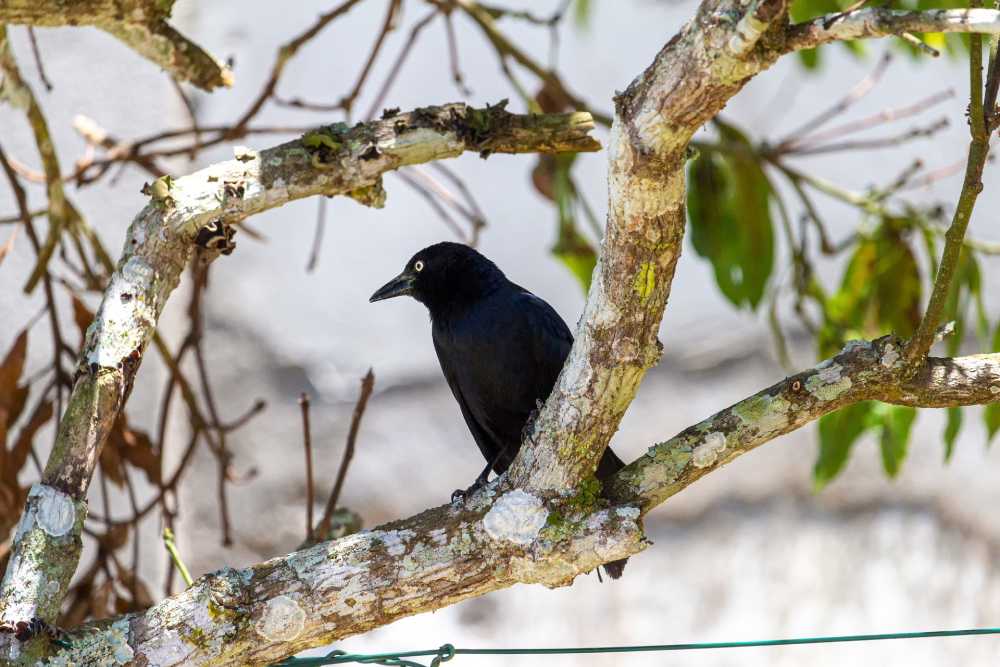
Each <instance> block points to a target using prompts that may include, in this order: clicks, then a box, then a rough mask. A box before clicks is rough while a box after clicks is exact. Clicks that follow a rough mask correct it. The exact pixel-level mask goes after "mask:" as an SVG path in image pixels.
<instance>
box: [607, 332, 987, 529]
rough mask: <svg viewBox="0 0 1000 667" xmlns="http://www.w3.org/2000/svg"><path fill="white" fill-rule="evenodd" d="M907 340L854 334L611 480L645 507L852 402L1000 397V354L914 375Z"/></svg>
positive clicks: (617, 493) (928, 404) (932, 363)
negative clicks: (832, 352) (905, 353)
mask: <svg viewBox="0 0 1000 667" xmlns="http://www.w3.org/2000/svg"><path fill="white" fill-rule="evenodd" d="M903 348H904V345H903V342H902V341H900V340H899V339H897V338H895V337H891V336H887V337H885V338H881V339H879V340H877V341H874V342H871V343H869V342H864V341H852V342H850V343H848V344H847V346H845V347H844V349H843V350H842V351H841V352H840V354H838V355H837V356H835V357H833V358H832V359H827V360H826V361H823V362H822V363H820V364H818V365H817V366H815V367H814V368H811V369H809V370H807V371H803V372H802V373H798V374H796V375H792V376H790V377H787V378H785V379H784V380H782V381H781V382H779V383H777V384H775V385H772V386H771V387H768V388H767V389H764V390H763V391H760V392H758V393H756V394H754V395H753V396H750V397H749V398H746V399H744V400H742V401H740V402H739V403H736V404H734V405H731V406H730V407H728V408H726V409H725V410H722V411H720V412H717V413H716V414H714V415H712V416H711V417H709V418H708V419H706V420H704V421H702V422H700V423H698V424H695V425H694V426H690V427H688V428H686V429H685V430H683V431H681V432H680V433H679V434H677V435H676V436H674V437H673V438H671V439H670V440H667V441H665V442H662V443H659V444H656V445H654V446H653V447H651V448H650V449H649V451H648V452H647V453H646V454H645V455H643V456H642V457H641V458H639V459H638V460H636V461H634V462H633V463H631V464H630V465H628V466H626V467H625V468H624V469H623V470H622V471H621V472H620V473H619V474H618V476H617V477H616V478H615V480H614V482H613V483H612V485H611V488H610V490H609V491H610V492H609V496H610V497H611V498H612V499H613V501H614V502H619V503H621V502H627V503H635V504H637V505H640V506H641V507H642V508H643V512H648V511H649V510H650V509H652V508H653V507H655V506H656V505H659V504H660V503H662V502H663V501H665V500H666V499H667V498H669V497H670V496H672V495H674V494H675V493H677V492H678V491H680V490H681V489H683V488H685V487H687V486H688V485H689V484H691V483H692V482H694V481H696V480H698V479H700V478H701V477H702V476H703V475H706V474H708V473H709V472H711V471H712V470H715V469H716V468H719V467H721V466H723V465H725V464H726V463H729V462H730V461H732V460H733V459H735V458H736V457H738V456H740V455H742V454H745V453H747V452H749V451H750V450H752V449H754V448H756V447H758V446H760V445H762V444H764V443H765V442H769V441H771V440H774V439H775V438H777V437H779V436H781V435H784V434H785V433H789V432H791V431H794V430H796V429H798V428H801V427H802V426H804V425H806V424H808V423H809V422H812V421H814V420H816V419H819V418H820V417H822V416H823V415H825V414H829V413H831V412H833V411H835V410H838V409H840V408H842V407H844V406H845V405H849V404H851V403H856V402H858V401H865V400H879V401H884V402H886V403H894V404H896V405H908V406H912V407H920V408H945V407H954V406H962V405H985V404H988V403H993V402H995V401H997V400H998V398H1000V354H985V355H979V356H971V357H960V358H957V359H938V358H933V357H932V358H930V359H927V360H926V362H925V363H924V364H923V365H922V366H921V367H920V368H919V370H918V372H917V373H916V374H915V375H914V376H913V377H912V378H910V379H909V380H906V381H904V382H903V383H902V384H900V378H901V377H903V375H904V373H905V372H906V363H905V360H904V359H903V357H902V350H903Z"/></svg>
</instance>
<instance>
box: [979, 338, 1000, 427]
mask: <svg viewBox="0 0 1000 667" xmlns="http://www.w3.org/2000/svg"><path fill="white" fill-rule="evenodd" d="M991 348H992V350H993V351H994V352H997V351H1000V324H997V328H996V331H994V332H993V344H992V346H991ZM983 422H984V423H985V424H986V444H987V445H989V444H991V443H992V442H993V436H995V435H996V434H997V431H1000V403H990V404H989V405H987V406H986V408H985V409H984V410H983Z"/></svg>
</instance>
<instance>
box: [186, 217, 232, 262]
mask: <svg viewBox="0 0 1000 667" xmlns="http://www.w3.org/2000/svg"><path fill="white" fill-rule="evenodd" d="M235 236H236V228H235V227H233V226H232V225H227V224H226V223H225V222H223V221H222V219H220V218H216V219H214V220H210V221H209V222H208V224H206V225H205V226H204V227H202V228H200V229H199V230H198V233H197V234H196V235H195V237H194V242H195V245H197V246H198V247H199V248H201V249H202V250H204V251H206V255H207V257H205V259H207V260H208V261H211V260H213V259H215V258H216V257H218V256H219V255H231V254H232V252H233V250H235V249H236V242H235V241H233V238H234V237H235Z"/></svg>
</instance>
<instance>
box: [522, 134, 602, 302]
mask: <svg viewBox="0 0 1000 667" xmlns="http://www.w3.org/2000/svg"><path fill="white" fill-rule="evenodd" d="M575 161H576V155H575V154H572V153H566V154H562V155H556V156H542V157H541V158H539V162H538V166H536V167H535V170H534V172H533V174H532V180H533V181H534V184H535V189H537V190H538V191H539V192H540V193H541V194H542V195H543V196H545V197H547V198H549V199H551V200H552V201H553V202H555V205H556V212H557V215H558V218H557V223H558V224H557V230H558V235H557V237H556V242H555V245H553V246H552V254H553V255H554V256H555V257H556V259H558V260H559V261H560V262H562V263H563V265H564V266H565V267H566V268H567V269H569V271H570V273H572V274H573V276H574V277H575V278H576V279H577V280H579V281H580V285H581V287H583V290H584V291H585V292H586V291H587V290H589V289H590V279H591V276H592V275H593V273H594V266H596V264H597V252H596V251H595V250H594V247H593V246H592V245H591V243H590V241H588V240H587V237H586V236H584V235H583V234H582V233H581V232H580V230H579V228H578V221H579V218H580V213H581V212H582V214H583V215H584V216H585V217H587V218H588V219H589V220H590V223H591V225H592V226H593V227H594V228H595V229H596V228H598V227H599V225H598V224H597V221H596V220H594V219H593V214H592V213H591V212H590V210H589V209H588V208H587V206H586V202H584V201H583V199H582V198H581V197H580V194H579V192H578V191H577V189H576V185H575V184H574V183H573V179H572V174H571V171H572V168H573V163H574V162H575Z"/></svg>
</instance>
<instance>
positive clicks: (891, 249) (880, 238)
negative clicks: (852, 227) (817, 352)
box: [821, 218, 922, 349]
mask: <svg viewBox="0 0 1000 667" xmlns="http://www.w3.org/2000/svg"><path fill="white" fill-rule="evenodd" d="M909 225H910V222H909V220H907V219H905V218H885V219H883V220H882V221H881V224H880V225H879V227H878V228H877V229H876V230H875V231H874V232H873V233H872V234H871V235H870V236H867V237H863V238H862V239H860V240H859V241H858V243H857V245H856V247H855V249H854V253H853V254H852V255H851V258H850V260H849V261H848V263H847V267H846V269H845V270H844V275H843V278H842V279H841V284H840V289H839V290H838V291H837V292H836V293H835V294H834V295H833V296H832V297H830V298H829V299H828V301H827V304H826V308H825V311H824V315H825V318H826V320H827V321H826V323H825V327H824V329H826V331H824V335H823V338H822V340H821V343H822V346H823V347H824V349H826V348H827V347H834V348H836V347H839V346H840V345H842V344H843V342H844V340H846V339H848V338H874V337H876V336H880V335H882V334H886V333H896V334H898V335H900V336H910V335H912V334H913V332H914V331H915V330H916V327H917V325H918V324H919V323H920V317H921V314H922V311H921V291H922V282H921V279H920V268H919V265H918V263H917V258H916V256H915V255H914V253H913V250H912V248H911V247H910V244H909V243H908V242H907V240H906V238H905V237H904V235H903V232H904V231H905V230H906V229H907V228H908V227H909Z"/></svg>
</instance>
